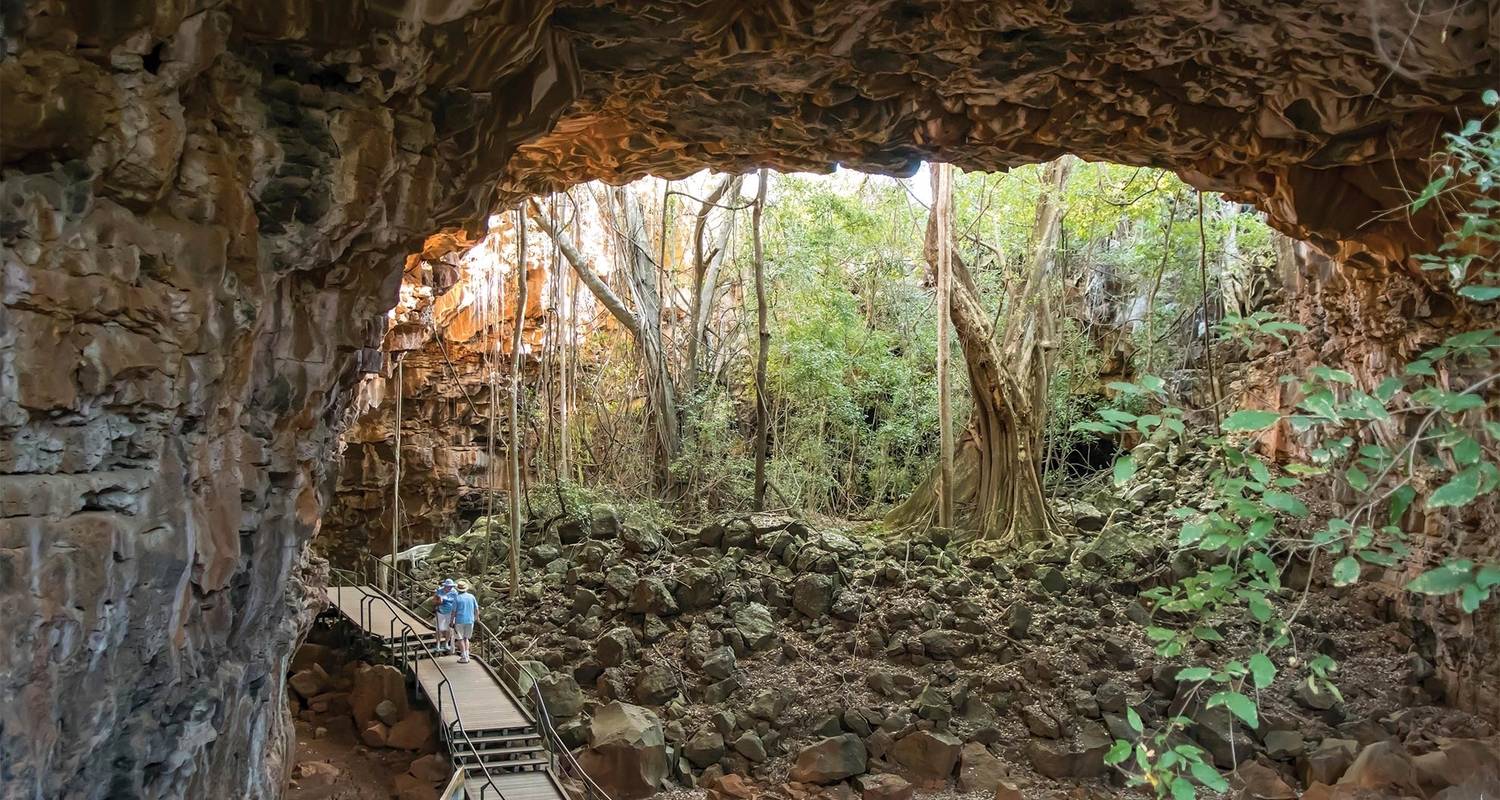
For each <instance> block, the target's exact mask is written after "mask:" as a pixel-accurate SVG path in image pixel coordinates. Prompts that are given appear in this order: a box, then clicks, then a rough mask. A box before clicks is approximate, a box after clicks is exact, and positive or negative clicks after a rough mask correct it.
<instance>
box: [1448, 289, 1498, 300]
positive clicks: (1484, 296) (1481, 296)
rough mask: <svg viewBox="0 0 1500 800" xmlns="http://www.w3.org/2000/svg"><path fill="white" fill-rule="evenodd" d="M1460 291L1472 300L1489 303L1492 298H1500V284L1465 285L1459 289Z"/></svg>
mask: <svg viewBox="0 0 1500 800" xmlns="http://www.w3.org/2000/svg"><path fill="white" fill-rule="evenodd" d="M1458 293H1459V294H1460V295H1461V296H1463V297H1467V298H1469V299H1470V300H1475V301H1477V302H1480V303H1488V302H1489V301H1491V300H1494V299H1496V298H1500V286H1465V287H1464V288H1462V289H1459V290H1458Z"/></svg>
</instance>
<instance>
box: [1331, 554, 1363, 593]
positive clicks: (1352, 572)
mask: <svg viewBox="0 0 1500 800" xmlns="http://www.w3.org/2000/svg"><path fill="white" fill-rule="evenodd" d="M1357 580H1359V562H1358V561H1355V560H1354V556H1344V557H1343V558H1341V559H1339V560H1338V562H1337V563H1335V564H1334V565H1333V585H1334V586H1348V585H1349V584H1351V583H1354V582H1355V581H1357Z"/></svg>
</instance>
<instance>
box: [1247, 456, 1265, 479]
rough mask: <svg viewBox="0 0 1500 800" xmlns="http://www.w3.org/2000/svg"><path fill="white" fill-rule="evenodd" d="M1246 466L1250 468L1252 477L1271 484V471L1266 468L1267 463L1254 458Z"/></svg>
mask: <svg viewBox="0 0 1500 800" xmlns="http://www.w3.org/2000/svg"><path fill="white" fill-rule="evenodd" d="M1245 466H1247V467H1249V468H1250V477H1252V478H1254V479H1256V480H1257V481H1259V482H1261V483H1270V482H1271V470H1269V469H1267V468H1266V465H1265V462H1263V461H1261V460H1260V459H1258V458H1252V459H1250V460H1249V462H1247V463H1246V464H1245Z"/></svg>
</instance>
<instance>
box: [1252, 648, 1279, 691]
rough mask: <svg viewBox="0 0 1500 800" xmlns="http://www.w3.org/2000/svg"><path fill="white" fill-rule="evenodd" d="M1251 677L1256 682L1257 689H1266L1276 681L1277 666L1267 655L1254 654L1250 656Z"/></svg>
mask: <svg viewBox="0 0 1500 800" xmlns="http://www.w3.org/2000/svg"><path fill="white" fill-rule="evenodd" d="M1250 676H1251V677H1252V678H1253V679H1254V680H1255V688H1257V689H1264V688H1266V687H1267V686H1270V685H1271V682H1272V681H1275V680H1276V665H1275V664H1272V663H1271V659H1269V658H1267V657H1266V654H1265V653H1254V654H1252V655H1251V656H1250Z"/></svg>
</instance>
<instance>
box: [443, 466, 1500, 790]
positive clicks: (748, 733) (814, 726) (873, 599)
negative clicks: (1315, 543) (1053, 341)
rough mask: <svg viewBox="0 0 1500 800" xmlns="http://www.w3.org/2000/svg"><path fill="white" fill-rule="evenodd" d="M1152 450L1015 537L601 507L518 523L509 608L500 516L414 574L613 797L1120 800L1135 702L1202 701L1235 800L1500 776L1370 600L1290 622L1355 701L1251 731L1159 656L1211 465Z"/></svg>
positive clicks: (1306, 696) (1310, 700)
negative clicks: (537, 705)
mask: <svg viewBox="0 0 1500 800" xmlns="http://www.w3.org/2000/svg"><path fill="white" fill-rule="evenodd" d="M1136 455H1137V458H1138V460H1139V461H1140V462H1141V463H1142V465H1143V467H1145V468H1146V469H1147V470H1148V472H1147V474H1146V475H1145V477H1144V478H1143V479H1142V480H1139V481H1137V482H1136V483H1135V484H1134V488H1132V489H1131V490H1130V491H1129V492H1128V493H1127V494H1126V495H1125V496H1124V497H1119V498H1115V497H1109V496H1107V495H1104V496H1099V497H1095V498H1092V499H1093V500H1094V502H1083V501H1079V502H1074V503H1070V504H1064V505H1063V506H1062V507H1060V509H1059V516H1060V522H1061V528H1062V530H1063V534H1064V535H1062V536H1060V537H1059V538H1057V539H1055V540H1053V541H1050V542H1045V543H1043V544H1042V545H1040V546H1038V547H1036V548H1035V549H1032V550H1028V551H1026V552H1024V553H1010V554H1003V555H996V554H992V553H986V552H982V551H978V550H976V549H975V548H972V547H964V546H961V545H959V544H957V543H952V542H949V541H948V538H947V536H946V535H944V534H943V532H941V531H934V532H929V533H927V534H924V535H921V536H917V537H891V536H886V537H881V536H876V535H874V534H873V533H872V532H870V531H861V530H835V529H832V528H828V527H823V528H815V527H811V526H809V525H808V524H806V523H804V522H802V521H798V520H796V519H792V518H789V517H784V516H770V515H753V514H752V515H744V516H736V517H731V518H726V519H724V520H721V521H718V522H715V523H712V524H709V525H706V526H702V527H698V528H695V529H686V528H681V527H675V526H671V525H666V526H662V525H657V524H654V523H651V522H649V521H647V520H646V519H645V518H644V517H639V516H637V515H634V514H631V513H621V512H619V511H617V510H616V509H615V508H613V507H610V506H602V505H601V506H595V507H593V508H592V509H590V510H589V512H588V516H587V518H586V519H580V518H565V519H561V520H556V519H554V520H553V522H552V523H551V524H547V525H537V526H533V527H532V528H530V529H528V530H527V531H526V533H525V543H526V544H525V557H526V560H527V561H528V562H529V563H527V564H526V565H525V572H524V578H523V582H522V587H521V591H520V592H519V594H518V596H517V597H515V598H514V599H507V598H506V596H505V594H506V586H507V580H508V579H507V577H506V575H507V573H506V572H505V568H504V564H505V558H504V550H505V538H506V537H505V535H504V532H503V531H500V530H498V529H497V530H495V531H494V533H493V535H492V534H491V532H490V530H489V529H488V528H487V526H485V525H484V524H483V522H482V521H481V524H480V525H477V526H476V527H475V528H474V529H472V530H471V531H470V532H469V533H467V534H464V535H462V536H458V537H454V538H452V539H449V540H447V541H445V542H444V543H443V544H442V546H440V547H439V548H438V549H437V550H436V551H435V552H434V554H433V555H432V557H431V558H430V559H429V561H428V562H427V564H426V565H425V567H424V568H423V569H424V570H425V575H426V577H429V578H431V579H433V580H434V581H435V580H436V579H438V578H440V577H446V576H453V577H464V576H467V577H469V578H470V580H473V581H475V582H476V584H477V587H478V588H477V590H476V593H477V594H478V596H479V599H480V602H481V606H482V617H483V619H484V620H485V621H486V623H487V624H488V625H489V626H490V627H491V628H493V629H494V630H496V631H498V632H500V633H501V635H502V636H503V637H504V638H505V639H506V641H507V644H508V646H509V647H511V648H512V650H513V651H515V652H516V653H517V654H518V655H519V656H520V657H521V658H522V659H527V660H530V661H532V662H534V663H533V665H532V666H533V669H534V670H535V671H536V673H537V674H539V675H542V676H543V677H542V678H541V679H540V684H541V687H542V692H543V694H544V696H545V697H546V698H547V702H548V705H549V707H550V708H551V710H552V712H553V715H554V716H555V717H556V718H558V719H559V720H560V723H559V725H558V727H559V731H560V733H561V734H562V735H563V737H564V738H565V739H566V740H568V741H569V742H570V743H571V744H573V745H575V746H576V747H578V748H580V752H581V753H582V759H583V761H584V762H585V764H586V765H592V766H593V767H594V769H593V770H592V771H593V772H594V774H595V776H596V777H597V778H599V779H600V780H601V782H603V783H605V784H606V787H607V788H609V789H610V790H611V791H612V793H614V794H615V795H616V797H618V798H621V799H622V800H629V798H633V797H641V796H645V795H647V794H650V793H651V792H653V791H657V790H659V789H679V790H680V789H692V788H694V787H698V788H706V789H708V790H710V791H712V792H713V793H715V794H716V795H720V796H727V797H741V796H745V797H748V796H750V795H753V794H757V793H761V792H767V791H770V792H774V793H776V794H781V795H786V796H791V797H794V798H796V797H802V796H805V795H809V794H812V793H814V792H824V793H827V794H829V795H831V796H834V797H851V796H852V795H853V794H855V793H858V794H860V795H862V796H863V797H865V798H869V800H897V799H899V798H903V797H906V796H908V795H909V794H910V793H911V792H912V791H913V790H914V789H915V790H917V791H919V792H922V793H927V792H940V791H954V790H956V791H959V792H973V791H978V792H984V793H985V794H987V795H993V796H999V797H1027V798H1031V797H1117V796H1126V795H1129V794H1132V793H1133V792H1137V791H1139V790H1132V789H1127V788H1125V784H1124V781H1123V779H1122V777H1121V775H1120V774H1119V773H1117V772H1115V771H1113V770H1111V769H1109V768H1106V767H1105V765H1104V763H1103V755H1104V753H1105V751H1106V750H1107V749H1108V748H1109V746H1110V744H1111V742H1112V740H1114V739H1115V738H1130V737H1131V731H1130V728H1129V726H1128V724H1127V723H1126V721H1125V711H1126V708H1127V707H1130V708H1134V709H1135V710H1136V711H1137V712H1138V713H1139V714H1140V715H1141V716H1142V718H1143V719H1144V720H1145V722H1146V725H1147V727H1148V728H1149V727H1150V726H1151V725H1152V724H1153V723H1154V722H1157V721H1159V720H1161V719H1163V718H1165V717H1166V716H1169V715H1175V714H1178V713H1182V714H1186V715H1188V716H1191V717H1193V718H1194V719H1195V720H1196V722H1197V724H1196V725H1195V726H1194V727H1193V728H1192V729H1191V731H1190V735H1191V736H1192V738H1193V739H1195V740H1196V742H1197V743H1198V744H1199V745H1201V746H1202V747H1203V748H1204V749H1206V750H1207V751H1208V752H1209V753H1210V754H1211V757H1212V760H1213V761H1214V763H1215V764H1216V765H1217V766H1218V767H1219V768H1221V769H1222V770H1224V771H1226V772H1230V771H1232V770H1234V769H1235V768H1236V767H1238V770H1239V771H1238V775H1237V777H1236V782H1237V792H1239V793H1240V795H1241V796H1245V797H1257V798H1268V799H1269V798H1292V797H1297V796H1298V794H1299V792H1306V794H1305V795H1303V796H1306V797H1325V798H1328V797H1333V798H1354V797H1369V798H1377V797H1391V798H1396V797H1419V798H1425V797H1443V798H1445V799H1446V798H1455V797H1477V796H1478V795H1476V794H1474V793H1473V792H1474V791H1478V789H1474V788H1473V787H1470V788H1469V789H1459V788H1448V787H1449V786H1450V784H1454V783H1462V782H1464V781H1482V780H1485V777H1484V776H1485V775H1486V774H1488V773H1489V771H1491V770H1495V771H1500V761H1497V757H1496V752H1497V747H1496V745H1497V740H1496V739H1495V738H1488V737H1492V735H1493V733H1494V731H1493V730H1492V728H1491V726H1490V725H1489V724H1488V723H1486V722H1484V721H1482V720H1479V719H1477V718H1474V717H1471V716H1469V715H1467V714H1464V713H1462V712H1457V711H1452V710H1447V709H1444V708H1442V707H1441V706H1440V705H1437V703H1438V702H1440V699H1441V698H1440V697H1437V696H1435V695H1434V692H1436V691H1438V690H1437V689H1436V687H1435V684H1434V682H1433V681H1431V680H1430V677H1431V668H1430V666H1429V665H1428V663H1427V660H1426V659H1425V658H1424V656H1423V654H1422V646H1423V645H1422V643H1421V642H1420V641H1414V637H1413V635H1412V632H1410V631H1404V630H1401V629H1400V626H1399V625H1398V624H1397V623H1395V622H1389V621H1386V617H1387V614H1385V613H1384V612H1383V611H1382V609H1381V608H1379V607H1376V606H1373V605H1371V604H1369V603H1368V602H1366V600H1365V599H1363V598H1362V597H1361V596H1360V595H1358V594H1340V593H1335V592H1333V591H1331V590H1321V591H1320V592H1319V594H1317V596H1316V597H1315V602H1309V603H1308V604H1307V605H1306V610H1305V611H1304V612H1303V613H1302V615H1301V616H1299V617H1298V618H1297V619H1296V620H1295V621H1294V624H1293V628H1294V631H1295V632H1296V633H1297V636H1298V641H1299V642H1302V643H1304V647H1310V648H1312V649H1315V650H1318V651H1321V652H1326V653H1329V654H1331V655H1333V656H1335V657H1336V658H1338V659H1339V660H1340V661H1341V662H1342V665H1343V667H1342V671H1341V673H1340V683H1341V685H1342V686H1343V695H1344V696H1343V699H1342V700H1341V701H1339V700H1335V698H1333V697H1332V696H1330V695H1327V694H1324V693H1319V692H1313V691H1310V690H1309V689H1308V687H1307V685H1306V684H1304V683H1301V682H1299V681H1297V676H1296V675H1294V674H1292V673H1291V672H1290V671H1288V674H1287V675H1286V676H1284V677H1283V678H1282V679H1279V680H1278V682H1277V683H1276V684H1275V685H1273V686H1272V687H1270V689H1268V690H1267V691H1266V692H1264V693H1263V694H1262V697H1261V706H1262V711H1261V713H1262V722H1261V726H1260V728H1259V729H1258V730H1247V729H1245V728H1244V727H1243V726H1241V725H1239V724H1237V723H1236V722H1235V721H1234V720H1232V719H1231V718H1230V717H1229V716H1228V715H1227V714H1226V713H1224V710H1223V709H1215V710H1205V709H1203V708H1202V706H1201V700H1200V699H1198V698H1195V697H1193V696H1191V694H1190V693H1189V692H1188V691H1187V690H1186V688H1185V687H1181V686H1179V684H1178V682H1177V681H1176V680H1175V679H1174V675H1175V674H1176V672H1177V671H1178V669H1180V668H1181V667H1182V666H1184V662H1181V661H1171V662H1168V661H1162V660H1159V659H1157V658H1156V656H1155V654H1154V652H1153V650H1152V648H1151V647H1150V645H1149V642H1148V641H1147V639H1146V637H1145V636H1144V635H1143V633H1142V630H1141V625H1142V624H1143V623H1145V622H1146V621H1147V620H1148V619H1149V618H1150V612H1149V611H1148V610H1147V608H1146V607H1145V606H1144V605H1143V604H1142V602H1141V601H1140V600H1139V599H1138V597H1137V596H1138V594H1139V593H1140V592H1142V591H1143V590H1145V589H1147V588H1149V587H1151V586H1155V585H1159V584H1161V583H1163V582H1169V581H1172V580H1174V579H1175V577H1176V576H1180V575H1182V574H1186V573H1187V572H1189V571H1191V570H1194V569H1195V568H1196V567H1195V565H1194V562H1193V561H1192V559H1191V557H1189V556H1187V555H1181V554H1175V553H1174V552H1173V550H1171V549H1170V548H1169V547H1168V546H1167V545H1166V544H1165V543H1166V542H1167V541H1168V540H1169V534H1168V531H1167V530H1166V528H1165V526H1166V524H1167V523H1151V522H1149V521H1150V520H1166V519H1167V515H1166V514H1165V513H1164V512H1165V510H1166V509H1167V508H1169V507H1171V506H1173V505H1176V504H1177V503H1180V502H1182V501H1184V500H1187V499H1196V498H1192V497H1191V495H1192V494H1193V493H1195V492H1199V491H1202V488H1201V487H1204V486H1205V485H1206V481H1204V480H1203V479H1202V477H1201V473H1202V465H1201V464H1197V463H1194V462H1184V461H1183V460H1182V457H1181V456H1179V454H1177V453H1176V452H1173V451H1171V450H1163V449H1160V448H1154V446H1153V445H1149V444H1148V445H1145V446H1143V447H1142V448H1138V449H1137V453H1136ZM1153 525H1155V526H1156V527H1153ZM1234 633H1235V632H1234V631H1233V630H1230V631H1228V636H1229V640H1230V641H1229V642H1227V643H1226V644H1225V646H1226V647H1230V646H1233V645H1234V643H1235V637H1234ZM1199 655H1200V656H1202V657H1205V658H1208V659H1212V658H1214V654H1213V653H1212V652H1203V653H1200V654H1199ZM1479 740H1485V741H1479ZM622 747H623V748H625V749H626V750H628V751H630V752H629V754H628V757H622V756H621V755H620V750H621V748H622ZM1490 779H1491V780H1492V781H1493V779H1494V776H1493V775H1491V776H1490ZM1474 785H1475V786H1478V785H1479V784H1477V783H1476V784H1474ZM1492 785H1494V786H1495V787H1496V788H1500V783H1494V784H1492ZM1239 786H1243V787H1244V788H1243V789H1240V788H1238V787H1239ZM1361 791H1365V792H1374V793H1373V794H1370V793H1367V794H1359V792H1361ZM1465 792H1468V793H1465Z"/></svg>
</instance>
